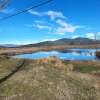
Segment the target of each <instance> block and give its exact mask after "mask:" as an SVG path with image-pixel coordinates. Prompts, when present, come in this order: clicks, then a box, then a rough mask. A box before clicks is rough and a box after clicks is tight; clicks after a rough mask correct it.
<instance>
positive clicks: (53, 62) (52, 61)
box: [37, 56, 73, 72]
mask: <svg viewBox="0 0 100 100" xmlns="http://www.w3.org/2000/svg"><path fill="white" fill-rule="evenodd" d="M37 62H38V63H40V64H44V65H50V66H51V67H54V68H58V69H62V70H65V71H68V72H70V71H72V70H73V65H72V64H68V65H65V64H64V63H63V60H61V59H59V58H57V57H56V56H51V57H49V58H40V59H37Z"/></svg>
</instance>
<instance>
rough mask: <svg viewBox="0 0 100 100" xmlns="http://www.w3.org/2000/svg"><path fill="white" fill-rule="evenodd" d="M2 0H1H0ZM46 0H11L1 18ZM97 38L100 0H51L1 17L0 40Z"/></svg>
mask: <svg viewBox="0 0 100 100" xmlns="http://www.w3.org/2000/svg"><path fill="white" fill-rule="evenodd" d="M0 1H1V0H0ZM44 1H48V0H11V1H10V3H9V4H8V5H7V7H6V8H5V9H4V10H2V13H0V19H2V18H4V17H7V16H10V15H12V14H15V13H18V12H19V11H22V10H25V9H27V8H29V7H32V6H34V5H36V4H39V3H41V2H44ZM95 34H96V35H97V38H98V39H100V0H53V1H52V2H50V3H48V4H45V5H42V6H40V7H38V8H35V9H31V10H29V11H27V12H25V13H22V14H20V15H18V16H15V17H12V18H9V19H6V20H3V21H0V44H30V43H37V42H42V41H53V40H57V39H61V38H77V37H86V38H91V39H94V37H95Z"/></svg>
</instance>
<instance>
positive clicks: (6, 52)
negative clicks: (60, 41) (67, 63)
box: [0, 44, 100, 56]
mask: <svg viewBox="0 0 100 100" xmlns="http://www.w3.org/2000/svg"><path fill="white" fill-rule="evenodd" d="M74 48H83V49H84V48H85V49H87V48H90V49H96V48H97V47H96V45H64V46H61V45H60V46H42V47H24V48H3V49H1V50H0V56H1V55H6V56H12V55H18V54H31V53H36V52H40V51H52V50H62V49H74ZM99 48H100V44H99V45H98V49H99Z"/></svg>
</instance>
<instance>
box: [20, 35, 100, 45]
mask: <svg viewBox="0 0 100 100" xmlns="http://www.w3.org/2000/svg"><path fill="white" fill-rule="evenodd" d="M97 42H98V43H100V40H97ZM95 43H96V41H95V40H94V39H89V38H81V37H78V38H75V39H69V38H62V39H59V40H56V41H44V42H39V43H35V44H28V45H23V46H20V47H39V46H57V45H74V44H76V45H79V44H84V45H86V44H95Z"/></svg>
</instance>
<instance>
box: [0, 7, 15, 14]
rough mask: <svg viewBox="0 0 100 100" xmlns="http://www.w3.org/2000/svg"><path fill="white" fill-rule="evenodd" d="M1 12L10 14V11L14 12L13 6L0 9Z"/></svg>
mask: <svg viewBox="0 0 100 100" xmlns="http://www.w3.org/2000/svg"><path fill="white" fill-rule="evenodd" d="M0 12H1V13H4V14H11V13H14V12H15V9H14V8H12V9H11V8H6V9H3V10H2V11H0Z"/></svg>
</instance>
